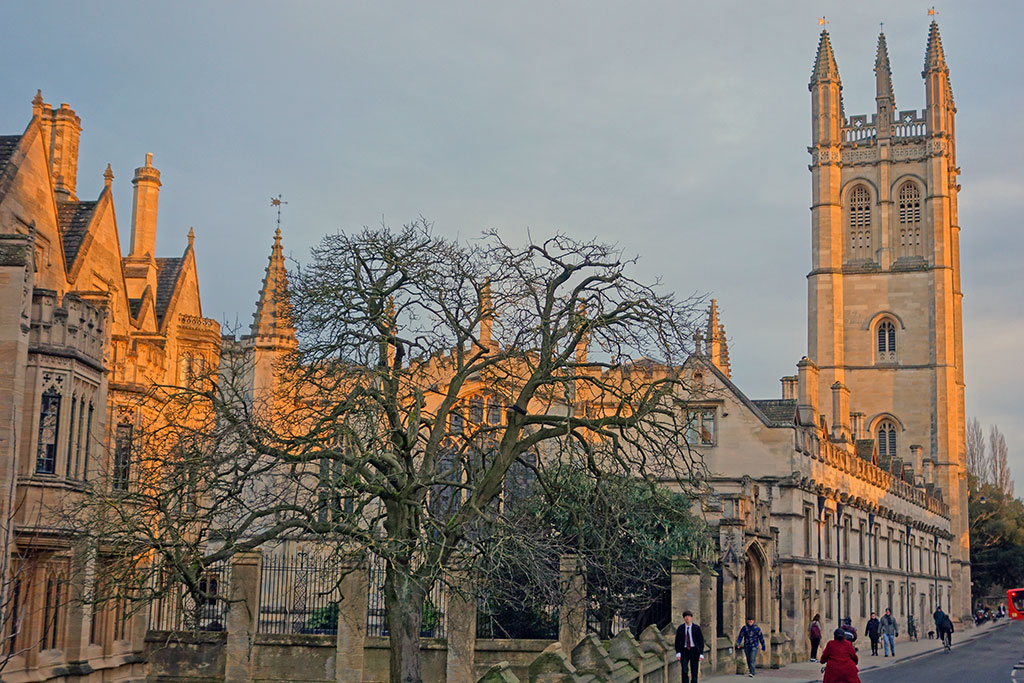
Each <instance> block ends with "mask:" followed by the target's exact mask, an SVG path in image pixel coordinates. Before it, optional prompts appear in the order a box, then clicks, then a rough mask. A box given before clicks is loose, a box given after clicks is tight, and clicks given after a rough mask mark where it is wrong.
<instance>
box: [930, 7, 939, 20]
mask: <svg viewBox="0 0 1024 683" xmlns="http://www.w3.org/2000/svg"><path fill="white" fill-rule="evenodd" d="M938 13H939V11H938V10H937V9H935V5H932V6H931V7H929V8H928V16H929V17H934V16H935V15H936V14H938Z"/></svg>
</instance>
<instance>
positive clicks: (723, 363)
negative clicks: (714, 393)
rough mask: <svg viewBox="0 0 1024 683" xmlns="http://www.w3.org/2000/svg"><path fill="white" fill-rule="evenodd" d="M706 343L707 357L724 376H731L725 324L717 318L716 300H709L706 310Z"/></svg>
mask: <svg viewBox="0 0 1024 683" xmlns="http://www.w3.org/2000/svg"><path fill="white" fill-rule="evenodd" d="M704 338H705V339H706V340H707V345H708V351H707V353H708V357H709V358H710V359H711V362H712V363H714V364H715V365H716V366H717V367H718V369H719V370H721V371H722V373H723V374H724V375H725V376H726V377H731V376H732V368H731V367H730V365H729V342H728V341H727V340H726V338H725V325H723V324H722V323H721V321H719V319H718V300H717V299H712V300H711V308H710V309H709V310H708V329H707V332H706V333H705V335H704Z"/></svg>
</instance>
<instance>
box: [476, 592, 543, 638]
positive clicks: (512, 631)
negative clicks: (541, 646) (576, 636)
mask: <svg viewBox="0 0 1024 683" xmlns="http://www.w3.org/2000/svg"><path fill="white" fill-rule="evenodd" d="M476 637H477V638H497V639H505V638H536V639H541V640H556V639H557V638H558V606H557V605H547V606H544V607H538V606H533V605H523V604H512V603H511V602H510V601H508V600H495V599H488V598H486V597H481V598H480V599H479V601H478V603H477V610H476Z"/></svg>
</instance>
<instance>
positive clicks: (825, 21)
mask: <svg viewBox="0 0 1024 683" xmlns="http://www.w3.org/2000/svg"><path fill="white" fill-rule="evenodd" d="M831 23H832V22H831V21H829V20H828V19H826V18H825V15H824V14H823V15H821V16H820V17H818V26H821V27H822V29H821V30H822V31H827V30H828V28H826V27H827V26H828V25H829V24H831Z"/></svg>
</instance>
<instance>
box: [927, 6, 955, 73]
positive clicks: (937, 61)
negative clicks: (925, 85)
mask: <svg viewBox="0 0 1024 683" xmlns="http://www.w3.org/2000/svg"><path fill="white" fill-rule="evenodd" d="M936 71H937V72H939V73H949V68H948V67H947V66H946V55H945V53H944V52H943V51H942V38H940V37H939V25H938V24H937V23H936V22H935V20H934V19H933V20H932V25H931V27H930V28H929V29H928V47H927V48H926V49H925V51H924V71H922V72H921V77H922V78H925V77H926V76H927V75H928V74H929V73H932V72H936Z"/></svg>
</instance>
